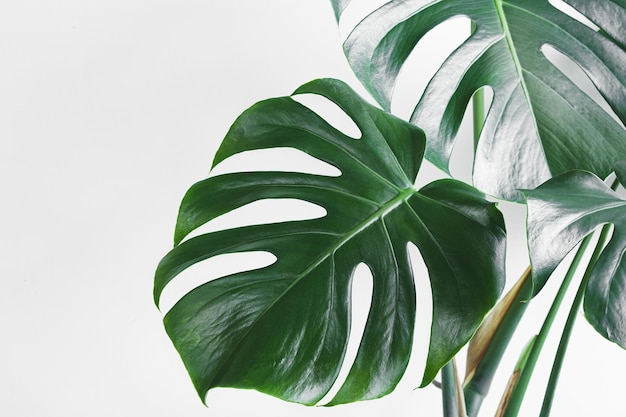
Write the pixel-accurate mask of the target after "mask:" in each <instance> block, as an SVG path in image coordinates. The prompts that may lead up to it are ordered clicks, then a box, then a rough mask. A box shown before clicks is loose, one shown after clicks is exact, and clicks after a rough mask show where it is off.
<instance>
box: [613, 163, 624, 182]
mask: <svg viewBox="0 0 626 417" xmlns="http://www.w3.org/2000/svg"><path fill="white" fill-rule="evenodd" d="M615 175H617V179H618V180H619V183H620V184H622V187H626V160H622V161H617V162H616V163H615Z"/></svg>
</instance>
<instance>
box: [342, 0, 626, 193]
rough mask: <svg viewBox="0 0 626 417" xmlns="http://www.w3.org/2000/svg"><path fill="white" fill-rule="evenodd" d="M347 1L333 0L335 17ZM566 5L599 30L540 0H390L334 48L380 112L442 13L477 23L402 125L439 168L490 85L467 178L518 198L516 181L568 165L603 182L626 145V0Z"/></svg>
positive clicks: (573, 0)
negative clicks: (566, 63)
mask: <svg viewBox="0 0 626 417" xmlns="http://www.w3.org/2000/svg"><path fill="white" fill-rule="evenodd" d="M350 3H351V1H350V0H332V4H333V6H334V8H335V13H336V15H337V17H338V18H339V17H340V16H341V13H342V12H343V11H344V9H346V8H347V7H348V6H349V5H350ZM354 3H356V2H354ZM565 3H567V4H568V5H570V6H571V7H573V8H575V9H577V11H578V12H580V14H582V15H583V16H585V18H586V19H588V21H591V22H593V24H595V25H597V27H599V28H600V30H598V29H597V28H595V27H593V26H592V25H589V26H588V23H587V24H585V23H582V22H581V21H578V20H576V19H574V18H572V17H570V16H569V15H567V14H565V13H563V12H562V11H560V10H559V9H557V8H555V7H554V6H553V5H552V4H550V2H549V1H548V0H508V1H503V0H392V1H389V2H387V3H385V4H384V5H383V6H382V7H380V8H379V9H377V10H375V11H374V12H372V13H371V14H370V15H369V16H367V17H366V18H365V19H363V20H362V21H361V22H360V23H359V24H358V25H357V26H356V27H355V28H354V30H353V31H352V33H351V34H350V35H349V36H348V38H347V39H346V41H345V43H344V49H345V52H346V55H347V57H348V60H349V61H350V64H351V66H352V68H353V70H354V72H355V73H356V75H357V76H358V77H359V79H360V80H361V82H362V83H363V84H364V85H365V87H366V88H368V90H369V91H370V92H371V93H372V94H373V95H374V97H375V98H376V100H377V101H378V102H379V103H380V104H381V105H382V106H383V108H386V109H389V107H390V103H391V99H392V93H393V89H394V85H395V84H396V81H397V79H398V75H399V74H400V70H401V69H402V67H403V65H404V63H405V61H406V60H407V58H408V57H409V55H410V54H411V52H412V50H413V49H414V48H415V46H416V44H417V43H418V41H419V40H420V39H421V38H422V37H423V36H424V35H425V34H426V33H428V32H429V31H430V30H431V29H433V28H434V27H435V26H437V25H439V24H440V23H443V22H445V21H447V20H449V19H452V18H455V17H467V18H469V19H471V20H472V21H473V23H474V24H475V27H476V30H475V31H474V32H473V33H472V34H471V36H469V38H468V39H467V40H466V41H465V42H463V43H462V44H461V45H460V46H459V47H458V48H457V49H456V50H455V51H454V52H453V53H452V54H451V55H450V56H449V57H448V58H447V59H446V61H445V62H444V63H443V64H442V66H441V67H440V69H439V70H438V71H437V72H436V73H435V75H434V76H433V78H432V79H431V80H430V82H429V84H428V86H427V87H426V90H425V91H424V93H423V95H422V96H421V98H420V100H419V102H418V104H417V106H416V108H415V111H414V113H413V115H412V116H411V121H412V122H414V123H415V124H416V125H418V126H420V127H421V128H422V129H424V131H425V132H426V136H427V137H428V144H427V150H426V158H427V159H429V160H430V161H432V162H433V163H435V164H436V165H437V166H439V167H440V168H442V169H444V170H446V171H447V170H448V164H449V159H450V155H451V152H452V148H453V145H454V142H455V139H456V134H457V131H458V129H459V125H460V123H461V119H462V118H463V113H464V111H465V109H466V107H467V104H468V102H469V100H470V98H471V97H472V95H473V94H474V93H475V92H476V91H477V90H478V89H480V88H481V87H485V86H487V87H490V88H491V89H492V90H493V101H492V103H491V106H490V107H489V110H488V112H487V115H486V120H485V125H484V128H483V130H482V132H481V135H480V139H479V143H478V146H477V149H476V154H475V160H474V183H475V185H476V186H477V187H478V188H479V189H481V190H483V191H485V192H488V193H490V194H493V195H496V196H500V197H503V198H506V199H514V200H520V199H521V194H520V193H519V192H518V191H517V189H522V188H524V189H532V188H535V187H536V186H538V185H539V184H541V183H542V182H544V181H545V180H547V179H548V178H550V177H551V176H552V175H558V174H560V173H563V172H565V171H567V170H571V169H583V170H587V171H591V172H594V173H595V174H597V175H598V176H600V177H602V178H604V177H606V176H607V175H608V174H609V173H610V172H611V170H612V167H613V163H614V162H615V158H616V157H617V155H624V154H625V152H626V131H625V130H624V126H623V123H624V121H625V120H626V52H625V49H626V30H624V22H625V21H626V1H624V0H594V1H589V0H566V1H565ZM590 26H591V27H590ZM468 30H469V29H468ZM544 47H552V48H554V49H555V50H557V51H559V52H560V53H562V54H564V55H565V56H567V57H569V58H570V59H571V60H573V61H574V62H575V63H576V64H577V65H578V66H579V67H580V68H581V69H582V70H584V72H585V73H586V74H587V76H588V77H589V79H590V80H591V81H592V82H593V84H594V85H595V87H596V88H597V90H598V91H599V92H600V94H601V95H602V96H603V97H604V99H605V100H606V102H607V103H608V104H609V105H610V107H611V108H612V110H613V112H614V113H615V115H617V117H618V118H619V119H620V120H621V123H620V122H618V121H616V120H614V119H613V118H612V117H611V116H610V115H609V114H608V112H607V111H605V110H603V108H602V107H601V106H600V105H598V104H596V102H595V101H594V100H592V99H591V98H590V97H589V96H588V95H587V94H586V93H585V92H583V91H582V90H581V88H579V87H578V86H577V85H576V84H575V83H573V82H572V81H571V80H570V79H569V78H568V77H567V76H566V75H565V74H564V73H563V72H561V71H560V70H559V69H557V67H556V66H554V65H553V64H552V63H551V62H550V61H549V60H548V59H547V58H546V56H545V55H544ZM416 100H417V97H416Z"/></svg>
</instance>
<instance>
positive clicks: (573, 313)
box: [539, 180, 619, 417]
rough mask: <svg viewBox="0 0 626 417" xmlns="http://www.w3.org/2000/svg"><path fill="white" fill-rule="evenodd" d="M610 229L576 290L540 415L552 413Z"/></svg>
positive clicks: (602, 237)
mask: <svg viewBox="0 0 626 417" xmlns="http://www.w3.org/2000/svg"><path fill="white" fill-rule="evenodd" d="M618 184H619V183H618V181H617V180H615V181H614V182H613V184H612V186H611V188H612V189H613V190H615V189H616V188H617V186H618ZM610 231H611V226H610V225H608V224H607V225H605V226H604V227H603V228H602V232H600V237H599V238H598V243H597V244H596V248H595V250H594V251H593V254H592V255H591V259H590V260H589V265H587V269H586V270H585V275H583V279H582V281H581V283H580V286H579V287H578V291H576V296H575V297H574V301H573V302H572V307H571V308H570V311H569V314H568V315H567V320H566V322H565V327H564V328H563V334H562V335H561V340H560V341H559V347H558V348H557V351H556V356H555V358H554V363H553V364H552V371H550V379H549V380H548V386H547V387H546V393H545V396H544V398H543V404H542V406H541V412H540V414H539V417H548V416H549V415H550V410H551V409H552V402H553V401H554V394H555V392H556V386H557V384H558V381H559V375H560V374H561V368H562V367H563V361H564V359H565V353H566V352H567V347H568V345H569V340H570V337H571V335H572V330H573V329H574V323H575V322H576V318H577V317H578V311H579V310H580V306H581V304H582V302H583V297H584V295H585V290H586V288H587V283H588V282H589V277H590V276H591V271H592V270H593V267H594V266H595V264H596V262H597V261H598V258H599V257H600V254H601V253H602V250H603V249H604V247H605V245H606V242H607V240H608V239H609V234H610Z"/></svg>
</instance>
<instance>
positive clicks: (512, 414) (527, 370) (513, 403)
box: [504, 235, 591, 417]
mask: <svg viewBox="0 0 626 417" xmlns="http://www.w3.org/2000/svg"><path fill="white" fill-rule="evenodd" d="M590 241H591V235H589V236H587V237H585V238H584V239H583V241H582V242H581V243H580V247H579V248H578V251H577V252H576V255H575V256H574V259H573V260H572V264H571V265H570V267H569V269H568V270H567V273H566V274H565V277H564V278H563V282H562V283H561V286H560V287H559V290H558V292H557V294H556V296H555V298H554V301H553V302H552V305H551V306H550V310H549V311H548V314H547V315H546V318H545V320H544V322H543V325H542V326H541V330H540V331H539V334H538V335H537V338H536V339H535V342H534V343H533V346H532V349H531V350H530V353H529V354H528V359H527V361H526V364H525V366H524V368H523V369H522V372H521V373H520V376H519V380H518V381H517V384H516V385H515V388H514V389H513V393H512V394H511V398H510V399H509V402H508V406H507V408H506V412H505V413H504V417H516V416H517V414H518V413H519V409H520V407H521V405H522V400H523V399H524V394H526V389H527V388H528V383H529V382H530V377H531V376H532V374H533V371H534V370H535V365H536V364H537V360H538V359H539V354H540V353H541V350H542V348H543V345H544V343H545V341H546V339H547V337H548V334H549V333H550V329H551V327H552V324H553V323H554V319H555V318H556V315H557V312H558V311H559V308H560V307H561V303H562V302H563V298H564V297H565V294H566V292H567V289H568V288H569V285H570V283H571V282H572V279H573V278H574V275H575V273H576V270H577V269H578V266H579V265H580V262H581V260H582V258H583V255H584V253H585V251H586V249H587V247H588V246H589V242H590Z"/></svg>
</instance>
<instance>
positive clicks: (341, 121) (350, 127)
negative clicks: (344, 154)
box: [292, 94, 363, 139]
mask: <svg viewBox="0 0 626 417" xmlns="http://www.w3.org/2000/svg"><path fill="white" fill-rule="evenodd" d="M292 98H293V99H294V100H295V101H297V102H298V103H300V104H302V105H303V106H305V107H307V108H308V109H309V110H311V111H312V112H314V113H315V114H317V115H318V116H320V117H321V118H322V119H324V120H325V121H326V123H328V124H329V125H331V126H332V127H333V128H335V129H336V130H338V131H339V132H341V133H343V134H344V135H346V136H348V137H350V138H352V139H360V138H361V137H362V136H363V134H362V133H361V129H359V127H358V126H357V125H356V123H354V120H352V118H351V117H350V116H348V114H346V112H345V111H343V110H342V109H341V107H339V106H338V105H337V104H336V103H334V102H332V101H331V100H329V99H327V98H326V97H322V96H320V95H318V94H298V95H295V96H293V97H292Z"/></svg>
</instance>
